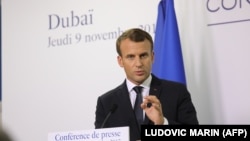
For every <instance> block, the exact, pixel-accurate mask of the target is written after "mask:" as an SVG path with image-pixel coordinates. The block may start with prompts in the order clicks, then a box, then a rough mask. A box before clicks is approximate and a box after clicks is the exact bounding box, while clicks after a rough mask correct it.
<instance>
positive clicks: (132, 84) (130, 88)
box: [126, 75, 152, 92]
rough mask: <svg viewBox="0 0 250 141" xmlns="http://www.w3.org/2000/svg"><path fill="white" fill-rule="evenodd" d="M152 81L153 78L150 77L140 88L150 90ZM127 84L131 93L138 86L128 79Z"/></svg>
mask: <svg viewBox="0 0 250 141" xmlns="http://www.w3.org/2000/svg"><path fill="white" fill-rule="evenodd" d="M151 80H152V76H151V75H149V76H148V78H147V79H146V80H145V81H144V82H143V83H142V84H140V86H142V87H144V88H148V89H149V88H150V83H151ZM126 84H127V88H128V91H129V92H131V91H132V90H133V88H134V87H135V86H136V85H135V84H134V83H132V82H131V81H129V80H128V78H126Z"/></svg>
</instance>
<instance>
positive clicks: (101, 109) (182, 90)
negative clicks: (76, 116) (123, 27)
mask: <svg viewBox="0 0 250 141" xmlns="http://www.w3.org/2000/svg"><path fill="white" fill-rule="evenodd" d="M116 50H117V53H118V57H117V60H118V63H119V65H120V66H121V67H123V68H124V71H125V73H126V79H125V81H124V82H123V83H122V84H121V85H119V86H118V87H116V88H114V89H113V90H110V91H108V92H107V93H105V94H103V95H101V96H100V97H98V100H97V106H96V119H95V128H108V127H122V126H129V130H130V141H135V140H140V125H141V124H153V125H163V124H198V119H197V115H196V110H195V107H194V105H193V103H192V100H191V96H190V93H189V92H188V90H187V88H186V86H185V85H183V84H180V83H177V82H173V81H168V80H163V79H159V78H157V77H156V76H155V75H154V74H152V73H151V69H152V64H153V61H154V52H153V40H152V37H151V36H150V34H148V33H147V32H145V31H144V30H141V29H138V28H135V29H129V30H127V31H125V32H124V33H123V34H122V35H121V36H120V37H119V38H118V39H117V41H116ZM135 86H141V87H142V91H141V94H142V95H143V98H141V99H143V102H141V104H140V109H142V110H143V111H142V119H143V123H139V121H137V112H135V107H136V106H135V105H136V103H137V102H136V100H137V95H138V94H137V93H136V92H135V90H134V87H135ZM114 105H115V108H114ZM112 108H113V109H112ZM111 109H112V113H111V115H110V116H109V118H108V120H107V121H105V122H104V120H105V118H106V117H107V115H108V114H109V113H110V111H111Z"/></svg>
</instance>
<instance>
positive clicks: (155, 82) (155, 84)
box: [144, 74, 161, 124]
mask: <svg viewBox="0 0 250 141" xmlns="http://www.w3.org/2000/svg"><path fill="white" fill-rule="evenodd" d="M160 94H161V81H160V80H159V79H158V78H157V77H155V76H154V75H153V74H152V81H151V84H150V90H149V95H155V96H156V97H157V98H159V97H160ZM144 124H154V123H153V122H152V121H150V120H149V118H148V117H147V116H146V115H145V120H144Z"/></svg>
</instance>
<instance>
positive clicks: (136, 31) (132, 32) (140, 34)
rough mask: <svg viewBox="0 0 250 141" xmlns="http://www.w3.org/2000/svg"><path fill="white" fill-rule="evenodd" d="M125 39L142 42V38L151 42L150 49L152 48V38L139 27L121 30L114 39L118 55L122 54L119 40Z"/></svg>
mask: <svg viewBox="0 0 250 141" xmlns="http://www.w3.org/2000/svg"><path fill="white" fill-rule="evenodd" d="M125 39H130V40H131V41H134V42H142V41H144V40H148V41H149V42H150V44H151V50H153V39H152V37H151V35H150V34H149V33H148V32H146V31H144V30H142V29H140V28H131V29H128V30H126V31H125V32H123V33H122V34H121V35H120V36H119V37H118V39H117V40H116V51H117V53H118V54H119V55H120V56H121V55H122V53H121V48H120V45H121V41H123V40H125Z"/></svg>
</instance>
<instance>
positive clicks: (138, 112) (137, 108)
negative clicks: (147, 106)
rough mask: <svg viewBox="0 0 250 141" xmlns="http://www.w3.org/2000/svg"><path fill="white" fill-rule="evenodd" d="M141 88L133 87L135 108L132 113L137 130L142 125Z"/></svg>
mask: <svg viewBox="0 0 250 141" xmlns="http://www.w3.org/2000/svg"><path fill="white" fill-rule="evenodd" d="M142 88H143V87H141V86H135V87H134V88H133V89H134V91H135V92H136V94H137V95H136V100H135V106H134V112H135V116H136V118H137V122H138V125H139V129H140V127H141V124H142V123H143V110H142V108H141V103H142V93H141V91H142Z"/></svg>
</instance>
